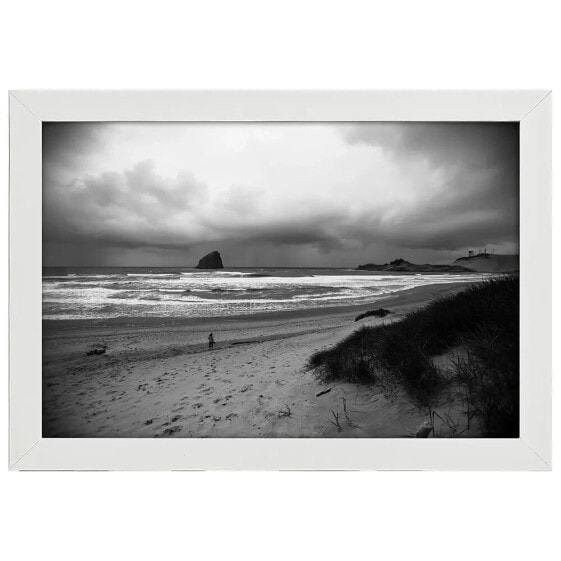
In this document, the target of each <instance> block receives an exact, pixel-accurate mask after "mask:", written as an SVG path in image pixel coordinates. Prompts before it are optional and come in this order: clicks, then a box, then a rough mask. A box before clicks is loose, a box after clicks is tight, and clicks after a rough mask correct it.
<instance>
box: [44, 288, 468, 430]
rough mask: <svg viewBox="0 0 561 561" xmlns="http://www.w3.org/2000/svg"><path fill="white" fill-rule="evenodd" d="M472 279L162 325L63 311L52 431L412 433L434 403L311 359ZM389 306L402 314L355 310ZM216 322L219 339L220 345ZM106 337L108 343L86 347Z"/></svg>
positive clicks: (47, 366) (47, 411)
mask: <svg viewBox="0 0 561 561" xmlns="http://www.w3.org/2000/svg"><path fill="white" fill-rule="evenodd" d="M469 284H471V283H469V282H465V283H453V284H448V285H442V284H435V285H425V286H422V287H415V288H412V289H409V290H406V291H403V292H400V293H399V294H394V295H389V296H388V297H385V298H382V299H379V300H377V301H376V302H374V303H372V304H362V305H359V306H346V307H343V308H335V309H334V308H322V309H316V310H301V311H299V313H295V312H284V313H283V312H276V313H267V314H259V315H258V314H255V315H253V316H250V317H249V318H245V317H244V318H240V317H237V318H198V319H196V320H195V319H191V320H189V319H188V318H185V321H182V322H180V323H178V322H175V321H173V320H172V318H169V319H170V321H168V322H164V324H163V325H162V322H161V319H156V318H144V321H142V322H130V321H129V322H128V323H123V322H111V324H110V325H100V324H96V325H92V324H91V322H84V321H83V320H67V321H65V320H55V321H54V322H52V323H56V324H60V323H62V324H63V325H55V326H52V325H47V328H46V329H45V324H44V331H43V436H44V437H53V438H56V437H67V438H72V437H96V438H103V437H113V438H115V437H171V436H174V437H213V438H220V437H239V438H246V437H264V436H266V437H286V438H291V437H336V438H345V437H359V438H360V437H404V436H412V435H413V434H414V432H415V430H416V428H417V427H418V425H419V424H420V423H421V422H422V421H423V420H424V418H425V416H426V412H423V411H420V410H419V409H418V408H417V407H416V406H415V405H414V404H413V403H412V401H411V399H410V398H409V396H408V395H407V394H406V393H405V392H404V391H403V392H399V393H398V394H395V395H392V396H390V397H388V396H385V395H384V393H383V391H382V390H381V389H380V388H379V387H376V386H372V387H370V386H368V387H365V386H357V385H355V384H350V383H329V384H324V383H322V382H321V381H319V380H318V379H317V378H316V377H315V376H314V374H313V373H312V372H310V371H308V370H306V368H305V365H306V361H307V360H308V358H309V357H310V356H311V355H312V354H313V353H314V352H316V351H318V350H320V349H325V348H328V347H330V346H332V345H334V344H336V343H338V342H339V341H341V340H342V339H343V338H345V337H347V336H348V335H350V334H351V333H352V332H353V331H355V330H356V329H359V328H360V327H362V326H364V325H377V324H380V323H386V322H392V321H396V320H399V319H400V318H401V317H403V316H404V315H405V314H406V313H407V312H408V311H410V310H412V309H415V308H418V307H421V306H423V305H424V304H426V303H428V302H429V301H430V300H431V299H433V298H434V297H438V296H441V295H443V294H444V293H453V292H456V291H458V290H459V289H461V288H462V287H464V286H466V285H469ZM380 306H383V307H385V308H390V309H391V310H392V312H393V313H392V314H391V315H390V316H387V317H386V318H384V319H381V318H376V317H369V318H366V319H364V320H361V321H359V322H355V321H354V318H355V317H356V315H358V313H361V312H364V311H366V310H368V309H371V308H373V307H380ZM146 319H148V320H149V321H146ZM129 320H130V318H129ZM209 331H212V332H213V333H214V334H215V338H216V346H215V348H214V349H213V350H212V351H209V350H207V342H206V338H207V335H208V332H209ZM99 343H103V344H105V345H107V352H106V353H105V354H102V355H98V356H87V355H86V351H87V349H88V348H91V346H92V345H97V344H99ZM325 390H329V391H328V393H326V394H323V395H321V396H318V394H319V393H320V392H322V391H325ZM343 408H345V409H346V412H345V415H347V412H348V415H349V416H350V418H352V422H350V421H349V422H347V423H342V424H341V425H340V426H339V427H338V426H336V424H334V422H333V418H334V416H338V417H339V416H340V418H343V411H344V409H343ZM347 408H348V409H347Z"/></svg>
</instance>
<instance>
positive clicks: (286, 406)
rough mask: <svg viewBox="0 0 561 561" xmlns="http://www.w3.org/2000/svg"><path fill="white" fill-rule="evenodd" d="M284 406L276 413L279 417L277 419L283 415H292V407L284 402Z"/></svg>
mask: <svg viewBox="0 0 561 561" xmlns="http://www.w3.org/2000/svg"><path fill="white" fill-rule="evenodd" d="M284 406H285V409H284V410H283V411H279V412H278V413H277V417H279V419H282V418H283V417H292V409H290V407H289V406H288V405H287V404H286V403H285V404H284Z"/></svg>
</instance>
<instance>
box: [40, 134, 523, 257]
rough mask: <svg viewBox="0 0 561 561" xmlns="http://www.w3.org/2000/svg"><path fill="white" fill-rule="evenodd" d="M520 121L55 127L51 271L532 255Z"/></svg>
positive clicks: (46, 217)
mask: <svg viewBox="0 0 561 561" xmlns="http://www.w3.org/2000/svg"><path fill="white" fill-rule="evenodd" d="M518 135H519V132H518V124H513V123H341V124H335V123H325V124H312V123H302V124H297V123H293V124H280V123H278V124H275V123H232V124H225V123H220V124H219V123H216V124H211V123H208V124H202V123H199V124H195V123H129V124H127V123H45V124H44V125H43V261H44V264H45V265H154V266H156V265H187V266H189V265H192V264H193V263H196V261H197V259H198V258H199V257H200V256H201V254H202V253H204V252H206V251H210V250H213V249H218V250H220V251H221V252H222V254H223V256H224V261H225V264H226V265H227V266H228V265H229V266H236V265H237V266H275V265H279V266H280V265H285V266H290V265H292V266H306V265H307V266H343V267H345V266H356V265H357V264H358V263H361V262H367V261H370V262H386V261H388V260H390V259H392V258H395V257H404V258H407V259H410V260H412V261H417V262H429V261H432V262H449V261H451V260H452V259H454V258H456V257H457V256H459V255H461V254H463V253H465V252H466V251H467V250H468V249H477V248H480V247H487V248H488V249H495V250H496V251H497V252H503V253H512V252H517V251H518V235H519V233H518V230H519V226H518V201H519V136H518Z"/></svg>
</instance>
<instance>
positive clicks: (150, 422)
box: [144, 419, 154, 425]
mask: <svg viewBox="0 0 561 561" xmlns="http://www.w3.org/2000/svg"><path fill="white" fill-rule="evenodd" d="M153 422H154V419H148V420H147V421H146V422H145V423H144V424H145V425H151V424H152V423H153Z"/></svg>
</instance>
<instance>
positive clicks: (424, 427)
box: [415, 421, 434, 438]
mask: <svg viewBox="0 0 561 561" xmlns="http://www.w3.org/2000/svg"><path fill="white" fill-rule="evenodd" d="M433 430H434V425H433V424H432V423H431V422H430V421H425V422H424V423H422V424H421V425H420V426H419V428H418V429H417V432H416V433H415V438H428V437H429V435H430V433H431V432H432V431H433Z"/></svg>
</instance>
